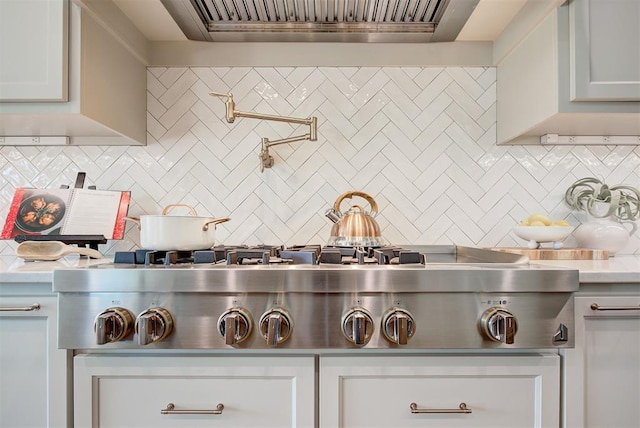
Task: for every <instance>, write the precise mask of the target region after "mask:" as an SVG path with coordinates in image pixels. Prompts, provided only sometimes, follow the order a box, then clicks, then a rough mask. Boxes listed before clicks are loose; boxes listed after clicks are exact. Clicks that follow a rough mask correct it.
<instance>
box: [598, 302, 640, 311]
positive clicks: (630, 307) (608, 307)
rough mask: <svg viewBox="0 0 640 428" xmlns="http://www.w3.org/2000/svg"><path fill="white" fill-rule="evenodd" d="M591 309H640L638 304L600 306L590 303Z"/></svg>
mask: <svg viewBox="0 0 640 428" xmlns="http://www.w3.org/2000/svg"><path fill="white" fill-rule="evenodd" d="M591 310H593V311H640V305H638V306H600V305H598V304H597V303H592V304H591Z"/></svg>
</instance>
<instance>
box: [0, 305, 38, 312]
mask: <svg viewBox="0 0 640 428" xmlns="http://www.w3.org/2000/svg"><path fill="white" fill-rule="evenodd" d="M38 310H40V303H34V304H33V305H29V306H23V307H16V308H12V307H6V308H2V307H0V312H29V311H38Z"/></svg>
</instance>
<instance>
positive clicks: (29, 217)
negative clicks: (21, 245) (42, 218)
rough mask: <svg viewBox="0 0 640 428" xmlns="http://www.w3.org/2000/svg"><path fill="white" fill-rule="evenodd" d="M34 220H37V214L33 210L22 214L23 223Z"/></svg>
mask: <svg viewBox="0 0 640 428" xmlns="http://www.w3.org/2000/svg"><path fill="white" fill-rule="evenodd" d="M36 220H38V215H37V214H36V212H35V211H29V212H28V213H26V214H25V215H23V216H22V221H24V222H25V223H34V222H35V221H36Z"/></svg>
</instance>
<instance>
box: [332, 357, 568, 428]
mask: <svg viewBox="0 0 640 428" xmlns="http://www.w3.org/2000/svg"><path fill="white" fill-rule="evenodd" d="M320 373H321V377H320V426H321V427H327V428H329V427H332V428H335V427H345V428H346V427H348V428H356V427H363V428H364V427H366V428H374V427H385V428H388V427H394V428H401V427H438V428H444V427H465V428H468V427H492V428H496V427H508V428H516V427H517V428H521V427H541V426H544V427H556V428H557V427H558V426H559V421H560V413H559V406H560V361H559V357H558V356H557V355H548V356H506V357H502V356H473V357H467V356H447V357H444V356H428V357H370V358H366V357H365V358H360V359H358V360H357V361H353V359H352V358H339V357H336V358H333V357H327V358H324V357H323V358H322V359H321V362H320ZM411 403H415V405H416V409H415V410H416V412H415V413H414V412H412V411H411V408H410V405H411ZM461 403H465V405H466V407H467V409H468V410H470V413H462V412H461V410H462V409H460V405H461Z"/></svg>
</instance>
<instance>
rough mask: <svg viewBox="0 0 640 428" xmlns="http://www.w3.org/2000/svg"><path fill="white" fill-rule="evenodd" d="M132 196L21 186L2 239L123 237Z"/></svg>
mask: <svg viewBox="0 0 640 428" xmlns="http://www.w3.org/2000/svg"><path fill="white" fill-rule="evenodd" d="M130 199H131V192H128V191H123V192H120V191H113V190H91V189H82V188H75V189H28V188H18V189H16V192H15V194H14V196H13V202H12V203H11V206H10V207H9V214H8V215H7V220H6V222H5V224H4V228H3V229H2V235H0V238H2V239H13V238H14V237H15V236H17V235H104V237H105V238H107V239H122V238H123V237H124V227H125V217H126V215H127V211H128V210H129V201H130Z"/></svg>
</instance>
